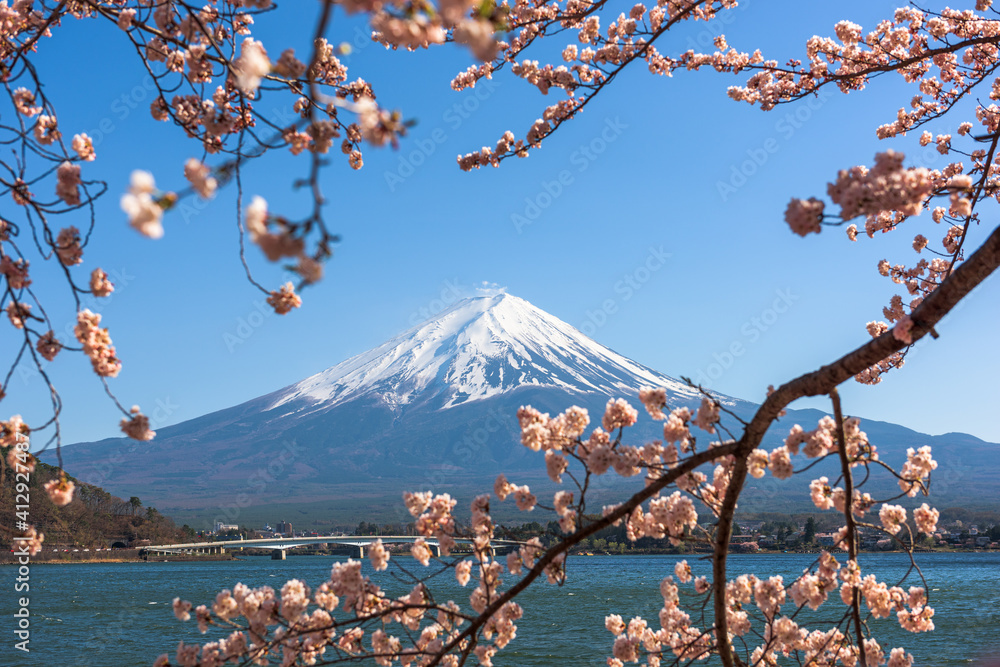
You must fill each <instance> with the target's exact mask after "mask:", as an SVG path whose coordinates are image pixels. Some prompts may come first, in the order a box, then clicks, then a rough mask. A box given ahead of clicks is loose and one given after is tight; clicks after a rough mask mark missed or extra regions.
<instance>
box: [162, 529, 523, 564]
mask: <svg viewBox="0 0 1000 667" xmlns="http://www.w3.org/2000/svg"><path fill="white" fill-rule="evenodd" d="M418 539H419V536H415V535H325V536H323V535H321V536H319V537H263V538H259V539H254V540H244V539H238V540H218V541H215V542H191V543H187V544H156V545H152V546H148V547H145V551H146V552H148V553H156V554H179V553H187V554H191V553H208V554H224V553H226V551H227V550H230V551H232V550H233V549H237V550H239V551H242V550H243V549H271V558H272V559H274V560H285V552H286V551H287V550H288V549H294V548H296V547H302V546H307V545H310V544H342V545H348V546H352V547H356V548H357V555H358V558H364V557H365V547H368V546H371V545H372V544H374V543H375V542H376V541H377V540H382V543H383V544H400V543H413V542H416V541H417V540H418ZM425 539H426V541H427V546H429V547H430V548H431V551H432V552H433V553H434V555H435V556H440V555H441V546H440V545H439V544H438V541H437V540H435V539H433V538H425ZM455 542H456V543H458V544H472V540H470V539H467V538H455ZM491 544H492V545H493V547H494V550H495V548H496V547H517V546H520V544H521V543H520V542H514V541H512V540H492V541H491Z"/></svg>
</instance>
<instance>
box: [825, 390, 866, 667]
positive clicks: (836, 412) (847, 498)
mask: <svg viewBox="0 0 1000 667" xmlns="http://www.w3.org/2000/svg"><path fill="white" fill-rule="evenodd" d="M830 400H831V401H833V419H834V421H836V422H837V452H838V454H839V455H840V469H841V474H842V475H843V479H844V522H845V524H846V526H847V554H848V558H849V559H850V560H852V561H856V560H857V559H858V541H857V534H856V533H857V529H856V527H855V525H854V476H853V474H852V472H851V462H850V461H849V460H848V458H847V439H846V438H845V437H844V412H843V410H842V409H841V406H840V392H838V391H837V388H836V387H834V388H833V389H832V390H831V391H830ZM851 615H852V616H853V617H854V632H855V640H856V641H857V645H858V646H859V647H860V648H861V649H864V645H865V636H864V633H863V632H862V631H861V591H859V590H858V589H857V588H855V589H853V591H852V592H851ZM859 657H860V659H861V667H868V658H867V656H865V651H864V650H862V651H861V655H860V656H859Z"/></svg>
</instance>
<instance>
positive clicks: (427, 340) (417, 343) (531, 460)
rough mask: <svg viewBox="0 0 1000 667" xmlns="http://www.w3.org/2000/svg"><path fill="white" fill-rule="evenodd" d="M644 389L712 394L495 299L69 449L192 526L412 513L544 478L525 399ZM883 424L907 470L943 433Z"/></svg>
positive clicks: (74, 463)
mask: <svg viewBox="0 0 1000 667" xmlns="http://www.w3.org/2000/svg"><path fill="white" fill-rule="evenodd" d="M641 386H660V387H665V388H666V389H667V394H668V402H669V404H670V405H671V406H676V405H679V404H687V405H692V406H693V405H695V404H697V403H698V402H699V400H700V399H699V396H698V394H697V392H696V391H694V390H692V389H691V388H690V387H688V386H687V385H685V384H684V383H681V382H679V381H677V380H675V379H674V378H671V377H669V376H666V375H662V374H660V373H657V372H656V371H653V370H652V369H649V368H647V367H645V366H642V365H641V364H638V363H636V362H634V361H632V360H630V359H627V358H625V357H623V356H621V355H619V354H617V353H615V352H614V351H612V350H610V349H608V348H606V347H604V346H602V345H600V344H599V343H597V342H595V341H593V340H591V339H590V338H588V337H586V336H585V335H583V334H582V333H581V332H579V331H578V330H576V329H575V328H573V327H571V326H570V325H568V324H566V323H565V322H562V321H561V320H559V319H557V318H555V317H553V316H551V315H549V314H547V313H545V312H543V311H541V310H539V309H538V308H535V307H534V306H532V305H531V304H530V303H528V302H527V301H524V300H523V299H519V298H517V297H514V296H511V295H508V294H494V295H490V296H482V297H476V298H471V299H466V300H463V301H460V302H458V303H456V304H455V305H453V306H452V307H451V308H450V309H448V310H446V311H444V312H442V313H441V314H439V315H438V316H436V317H434V318H433V319H431V320H428V321H427V322H424V323H422V324H420V325H418V326H416V327H413V328H411V329H410V330H408V331H406V332H404V333H402V334H400V335H399V336H396V337H395V338H393V339H391V340H389V341H387V342H386V343H384V344H383V345H380V346H379V347H377V348H375V349H373V350H370V351H368V352H366V353H364V354H360V355H358V356H356V357H353V358H351V359H348V360H347V361H344V362H343V363H340V364H338V365H336V366H334V367H332V368H329V369H327V370H325V371H322V372H321V373H318V374H316V375H314V376H312V377H309V378H306V379H305V380H302V381H301V382H298V383H296V384H293V385H290V386H288V387H285V388H283V389H279V390H277V391H275V392H273V393H270V394H267V395H265V396H261V397H258V398H255V399H253V400H250V401H247V402H246V403H243V404H240V405H237V406H234V407H231V408H227V409H225V410H220V411H218V412H214V413H211V414H208V415H205V416H202V417H199V418H196V419H192V420H189V421H186V422H183V423H181V424H177V425H174V426H170V427H166V428H162V429H159V430H158V435H157V438H156V440H154V441H153V442H150V443H142V444H139V445H137V444H136V443H134V442H131V441H128V440H125V439H110V440H104V441H101V442H97V443H85V444H79V445H73V446H70V447H66V448H64V450H63V459H64V461H65V465H66V468H67V470H69V471H70V472H71V473H72V474H74V475H77V476H78V477H80V478H81V479H83V480H84V481H88V482H91V483H95V484H102V485H104V486H106V487H108V488H110V489H111V490H112V491H113V492H115V493H117V494H119V495H126V496H128V495H140V496H141V497H142V498H143V499H148V500H149V501H151V502H154V503H155V504H156V505H157V506H158V507H160V508H161V510H162V511H164V512H166V513H170V514H172V515H173V516H175V517H182V518H183V519H184V520H185V521H188V522H189V523H191V522H192V521H195V518H196V517H197V518H199V519H200V520H202V521H203V522H204V523H206V524H208V523H210V521H212V520H214V519H215V518H218V517H220V516H221V517H223V518H225V519H226V520H227V522H230V523H231V522H233V521H235V520H237V519H238V517H239V516H249V515H250V514H251V513H253V512H256V509H252V508H263V507H265V506H270V505H275V504H281V505H283V506H285V507H292V506H299V505H303V504H311V505H315V504H317V503H324V502H328V503H329V505H328V508H329V511H330V512H333V513H346V514H350V513H352V512H356V511H358V508H359V507H361V508H363V509H364V510H365V511H371V510H372V509H373V508H374V507H376V506H392V507H395V508H398V509H400V511H401V505H400V503H399V502H398V500H399V497H400V493H401V492H402V490H404V489H411V490H412V489H416V488H429V487H434V488H435V489H437V490H439V491H449V492H451V493H452V494H453V495H456V496H465V495H469V494H472V493H478V492H482V491H483V490H485V489H489V488H490V487H491V486H492V482H493V479H494V478H495V477H496V475H497V474H498V473H499V472H506V473H515V474H517V476H518V479H519V480H523V481H531V482H534V481H543V480H545V475H544V464H543V463H542V461H541V458H540V456H539V455H537V454H535V453H533V452H530V451H528V450H526V449H525V448H524V447H522V446H521V445H520V442H519V441H520V431H519V428H518V425H517V420H516V416H515V415H516V412H517V409H518V407H520V406H521V405H526V404H530V405H533V406H535V407H537V408H539V409H541V410H542V411H547V412H550V413H553V414H555V413H558V412H561V411H563V410H564V409H566V408H567V407H569V406H570V405H574V404H576V405H580V406H582V407H585V408H587V409H588V410H589V411H590V413H591V415H592V421H594V422H599V420H600V415H601V414H602V413H603V409H604V405H605V403H606V402H607V400H608V399H609V398H617V397H626V398H628V399H630V400H631V401H632V402H633V403H637V401H636V400H635V398H636V394H637V391H638V388H639V387H641ZM718 399H719V400H720V401H721V402H722V403H723V404H724V405H725V406H726V407H727V409H729V410H731V411H733V412H735V413H736V414H738V415H741V416H744V417H746V416H749V415H750V414H752V412H753V410H754V409H755V408H756V406H755V405H753V404H751V403H748V402H746V401H741V400H738V399H734V398H731V397H728V396H721V395H720V396H718ZM821 414H822V413H820V412H818V411H801V412H792V413H791V414H790V415H789V417H788V418H787V419H786V420H783V423H782V425H780V426H779V427H778V428H775V429H774V430H773V432H772V433H771V434H769V437H768V442H769V445H770V446H774V445H776V444H778V442H779V441H780V438H781V437H782V435H783V434H784V433H787V428H788V427H789V426H790V425H791V424H792V423H794V420H798V421H799V423H801V424H802V425H803V426H804V427H806V428H807V429H808V428H812V427H814V426H815V423H816V421H817V419H818V418H819V416H821ZM873 424H874V423H873ZM864 426H865V427H867V426H868V424H867V423H866V424H864ZM877 428H878V429H880V433H879V435H880V436H881V437H882V438H883V439H885V440H886V442H889V441H891V442H892V444H891V445H889V446H888V449H887V450H886V454H891V455H892V457H893V459H892V461H891V462H893V463H897V464H898V463H899V462H901V461H900V460H899V456H900V455H902V456H905V454H902V452H904V451H905V448H906V447H908V446H914V447H916V446H919V445H920V444H929V443H925V442H923V440H924V439H926V438H930V436H922V435H921V434H916V433H914V432H912V431H909V430H908V429H904V428H903V427H898V426H895V425H884V427H883V426H879V427H877ZM868 430H869V432H870V434H871V435H874V434H873V433H871V428H870V427H868ZM632 431H633V432H632V434H631V438H632V439H633V440H634V441H636V442H642V441H646V440H652V439H654V438H657V437H659V436H660V426H659V425H658V424H657V423H655V422H652V421H651V420H649V419H645V418H644V419H640V426H638V427H636V428H635V429H633V430H632ZM969 438H971V436H956V437H954V438H951V439H950V441H954V442H956V443H958V442H962V445H961V447H963V449H964V452H965V454H966V455H968V454H969V453H971V452H973V451H974V452H978V453H982V452H985V451H987V450H989V451H992V452H996V451H997V448H996V447H995V446H992V445H989V444H988V443H982V444H981V445H979V444H975V443H972V442H971V441H970V440H969ZM963 439H964V441H963ZM973 440H974V439H973ZM950 441H949V442H950ZM980 442H981V441H980ZM880 446H881V443H880ZM956 447H958V445H956ZM956 451H958V450H957V449H956ZM956 458H958V459H961V457H956ZM818 474H825V473H818ZM818 474H817V476H818ZM773 482H774V480H773V479H771V478H770V477H767V478H765V480H762V481H761V482H756V483H755V484H757V486H756V487H755V488H757V489H760V491H761V493H760V494H758V495H756V496H755V494H754V493H753V492H752V493H750V494H748V496H747V498H746V501H747V503H749V504H751V505H752V504H755V503H757V502H758V501H759V502H760V503H767V502H773V501H774V499H775V498H777V497H786V496H788V494H789V493H792V491H793V487H792V486H789V485H781V486H778V487H775V488H773V489H772V488H771V485H772V483H773ZM805 483H808V480H806V482H805ZM602 485H603V486H602ZM994 485H995V483H994ZM597 486H598V487H599V491H605V492H608V493H610V489H611V487H612V486H613V484H612V483H611V481H610V477H606V478H601V480H600V483H599V484H597ZM991 488H992V487H991ZM785 489H788V490H787V491H786V490H785ZM998 492H1000V488H998ZM795 493H800V491H795ZM803 497H804V498H806V502H808V500H807V497H808V496H807V495H804V496H803ZM993 497H994V498H995V497H997V496H996V495H995V496H993ZM464 502H465V501H464V500H463V504H464ZM220 513H221V514H220ZM234 515H235V516H234ZM254 516H256V514H254ZM402 518H404V517H402V516H400V519H402ZM192 525H194V526H195V527H196V528H197V527H200V526H199V525H196V524H195V523H192Z"/></svg>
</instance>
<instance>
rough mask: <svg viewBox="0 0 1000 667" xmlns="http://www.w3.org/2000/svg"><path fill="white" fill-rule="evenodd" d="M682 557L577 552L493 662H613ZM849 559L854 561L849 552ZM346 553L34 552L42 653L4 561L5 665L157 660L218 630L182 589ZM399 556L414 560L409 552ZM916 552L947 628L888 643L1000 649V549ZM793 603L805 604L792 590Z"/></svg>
mask: <svg viewBox="0 0 1000 667" xmlns="http://www.w3.org/2000/svg"><path fill="white" fill-rule="evenodd" d="M814 557H815V556H814V555H810V554H773V555H762V554H756V555H733V556H730V560H729V576H730V578H733V577H735V576H737V575H738V574H741V573H744V572H753V573H755V574H757V575H758V576H771V575H775V574H780V575H783V576H784V577H785V580H786V582H790V581H791V580H792V579H793V578H794V577H795V576H797V575H798V574H800V573H801V572H802V570H803V569H804V568H805V567H807V566H808V565H810V563H812V562H813V559H814ZM680 559H681V557H678V556H593V557H585V556H579V557H571V558H570V560H569V564H568V566H569V567H568V573H569V577H568V579H567V581H566V583H565V585H563V586H561V587H558V586H551V585H549V584H547V583H544V582H542V583H539V584H536V585H535V586H533V587H532V588H530V589H529V590H528V591H527V592H526V593H524V594H523V595H522V596H521V597H520V598H519V602H520V604H521V606H522V607H523V608H524V610H525V615H524V618H523V619H522V620H521V621H520V622H519V623H518V636H517V639H516V640H514V642H513V643H512V644H511V645H510V646H509V647H508V648H506V649H505V650H503V651H501V652H500V653H499V654H498V655H497V657H496V658H494V663H495V664H496V665H498V666H501V665H502V666H508V667H522V666H523V667H541V666H546V667H549V666H562V665H588V666H589V665H593V666H595V667H596V666H599V665H605V664H606V662H605V661H606V658H607V656H608V655H610V653H611V645H612V641H613V637H612V636H611V634H610V633H609V632H607V631H606V630H605V629H604V617H605V616H606V615H607V614H610V613H617V614H620V615H621V616H622V617H623V618H624V619H625V620H626V621H627V620H628V619H630V618H632V617H633V616H636V615H641V616H643V617H644V618H646V619H647V620H648V621H649V622H650V625H652V626H653V627H654V628H657V627H659V623H658V621H657V614H658V611H659V609H660V607H661V606H662V598H661V597H660V594H659V590H658V587H659V582H660V580H661V579H662V578H663V577H664V576H665V575H667V574H672V573H673V566H674V563H675V562H677V561H678V560H680ZM838 559H839V560H841V562H843V560H844V557H843V555H840V556H838ZM335 560H337V558H336V557H330V556H290V557H289V558H288V560H285V561H272V560H270V559H268V558H257V557H255V558H247V559H246V560H242V561H230V562H201V563H155V562H150V563H109V564H98V563H94V564H70V565H61V564H57V565H46V564H40V563H39V564H32V566H31V572H30V577H31V579H30V584H31V590H30V592H29V593H28V595H29V596H30V610H31V643H30V648H31V652H30V653H29V654H24V653H22V652H21V651H17V650H14V649H13V644H14V642H15V641H16V640H15V638H14V635H13V629H14V627H15V623H14V621H16V619H14V618H13V613H14V611H15V610H16V606H15V605H16V602H15V600H16V597H18V596H20V595H23V593H18V594H15V593H14V592H13V588H14V579H15V577H16V576H17V571H16V568H15V567H0V578H2V579H3V580H4V589H5V593H4V594H3V595H2V596H0V613H2V616H3V618H4V619H5V621H4V623H3V625H4V632H3V636H4V645H3V646H0V665H4V666H6V665H60V666H65V667H85V666H87V667H90V666H92V667H125V666H126V665H127V666H141V665H151V664H152V662H153V660H155V659H156V656H158V655H159V654H161V653H170V654H171V656H173V652H174V650H175V649H176V646H177V643H178V641H180V640H184V641H186V642H192V643H195V642H205V641H209V640H211V639H212V638H215V637H217V636H218V635H215V634H213V633H212V631H211V630H210V631H209V634H208V635H202V634H200V633H199V632H198V631H197V628H196V627H195V625H194V623H193V622H189V623H180V622H179V621H177V620H176V619H175V618H174V615H173V613H172V610H171V606H170V603H171V600H172V599H173V598H174V597H176V596H179V597H181V598H183V599H186V600H190V601H191V602H192V603H194V604H195V605H198V604H209V605H210V604H211V602H212V600H213V599H214V597H215V594H216V593H217V592H218V591H219V590H221V589H223V588H232V586H233V585H234V584H236V583H237V582H243V583H244V584H246V585H248V586H261V585H269V586H271V587H273V588H275V589H280V587H281V585H282V584H283V583H284V582H285V581H286V580H288V579H292V578H298V579H301V580H303V581H305V582H306V583H307V584H309V585H310V586H311V587H312V588H315V587H316V586H317V585H318V584H319V583H321V582H322V581H324V580H325V579H326V578H327V577H328V576H329V572H330V567H331V565H332V563H333V562H334V561H335ZM687 560H688V562H689V563H691V565H692V569H693V570H694V571H695V574H696V575H697V574H707V573H708V571H709V567H710V565H709V563H708V562H706V561H699V560H697V556H687ZM400 562H402V563H405V564H406V565H407V566H413V561H412V560H411V559H409V558H405V559H400ZM917 563H918V565H919V566H920V567H921V569H922V570H923V573H924V576H925V577H926V579H927V583H928V589H929V591H930V597H931V601H930V604H931V606H932V607H934V609H935V612H936V613H935V616H934V622H935V625H936V626H937V629H936V630H935V631H934V632H932V633H927V634H912V633H909V632H906V631H904V630H902V629H901V628H900V627H899V624H898V623H897V622H896V620H895V616H894V615H893V616H892V617H890V618H889V619H881V620H877V621H873V622H872V629H873V631H874V632H875V633H876V637H877V638H878V639H879V640H880V643H881V644H882V647H883V649H885V650H886V653H887V654H888V649H889V648H891V647H894V646H904V647H905V648H906V649H907V651H909V652H910V653H912V654H913V656H914V658H915V662H916V664H919V665H929V666H930V665H934V666H938V665H939V666H943V667H947V666H952V665H973V664H974V663H975V662H976V660H977V658H980V657H982V656H985V655H1000V553H927V554H919V555H918V558H917ZM908 567H909V559H908V557H907V556H906V555H905V554H895V553H886V554H862V568H865V569H866V571H870V572H875V573H876V574H877V575H878V576H879V578H880V579H881V580H883V581H886V582H887V583H888V584H890V585H892V584H895V583H897V581H898V579H899V577H901V576H903V574H904V573H905V572H906V570H907V568H908ZM365 569H366V572H367V573H368V574H375V576H374V579H375V580H376V582H377V583H378V584H379V585H380V586H382V587H383V589H384V590H386V592H387V594H388V595H390V596H397V595H401V594H403V593H404V592H406V591H408V589H409V586H407V585H404V584H402V583H400V582H398V581H397V580H395V579H394V578H393V577H392V576H391V573H392V569H391V568H390V570H389V571H388V572H383V573H377V574H376V573H372V572H371V571H370V568H369V567H368V564H367V562H366V564H365ZM418 569H419V568H418ZM509 583H510V582H509V581H508V582H507V584H509ZM911 585H916V586H919V585H922V584H921V582H920V580H919V578H918V577H916V576H915V574H914V575H911V578H910V579H909V580H908V581H907V583H905V584H903V586H904V588H907V587H908V586H911ZM431 589H432V590H433V591H434V592H435V594H436V595H437V596H438V599H449V598H450V599H454V600H455V601H456V602H458V603H459V604H460V605H462V606H463V608H466V609H467V608H468V594H469V592H470V590H471V585H470V587H469V589H462V588H460V587H459V586H458V585H457V584H456V583H455V582H454V578H453V577H451V576H448V577H442V578H441V580H440V582H439V583H432V584H431ZM687 590H690V587H688V588H687ZM843 609H844V607H843V605H842V604H841V602H840V600H839V596H837V595H836V594H834V595H833V596H832V597H831V600H830V601H829V602H828V603H827V604H826V605H824V606H823V607H820V610H819V611H818V612H815V613H812V615H811V616H808V617H802V616H800V617H799V620H800V624H801V625H804V626H806V627H810V628H812V627H815V628H821V627H824V626H823V625H821V623H820V621H821V620H822V619H827V620H829V619H830V618H833V617H835V616H837V617H839V615H840V614H841V613H842V611H843ZM783 611H785V612H787V613H791V612H792V611H794V605H793V604H792V603H791V601H790V600H789V602H787V603H786V605H785V607H784V609H783ZM692 616H694V614H692ZM696 620H697V619H696ZM706 625H707V622H706ZM700 627H704V625H701V626H700ZM757 627H758V629H759V627H760V626H759V624H758V625H757ZM696 664H711V661H709V662H700V663H696Z"/></svg>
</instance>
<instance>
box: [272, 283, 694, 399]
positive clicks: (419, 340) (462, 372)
mask: <svg viewBox="0 0 1000 667" xmlns="http://www.w3.org/2000/svg"><path fill="white" fill-rule="evenodd" d="M527 385H535V386H546V387H556V388H560V389H563V390H566V391H569V392H573V393H601V394H608V395H619V396H629V397H632V396H634V395H635V393H636V391H637V389H638V387H640V386H643V385H648V386H660V387H666V388H667V389H668V391H669V393H671V394H673V395H674V396H676V397H677V398H679V399H681V400H691V399H692V398H695V397H696V395H697V394H696V392H694V391H693V390H691V389H690V388H689V387H687V385H685V384H683V383H682V382H679V381H677V380H675V379H673V378H670V377H668V376H665V375H661V374H659V373H657V372H655V371H653V370H651V369H649V368H646V367H645V366H642V365H640V364H638V363H636V362H634V361H631V360H630V359H627V358H625V357H623V356H621V355H620V354H617V353H616V352H613V351H612V350H610V349H608V348H606V347H604V346H603V345H600V344H599V343H597V342H595V341H594V340H592V339H590V338H588V337H587V336H585V335H584V334H582V333H581V332H580V331H579V330H577V329H576V328H574V327H572V326H570V325H569V324H566V323H565V322H563V321H562V320H560V319H558V318H556V317H554V316H552V315H549V314H548V313H546V312H544V311H542V310H540V309H538V308H536V307H535V306H533V305H531V304H530V303H528V302H527V301H525V300H524V299H520V298H518V297H516V296H513V295H511V294H507V293H502V292H501V293H494V294H488V295H484V296H476V297H471V298H467V299H464V300H462V301H459V302H457V303H455V304H454V305H452V306H451V307H450V308H448V309H447V310H445V311H443V312H441V313H440V314H438V315H436V316H435V317H433V318H432V319H429V320H427V321H425V322H423V323H421V324H418V325H417V326H415V327H413V328H411V329H409V330H407V331H405V332H403V333H401V334H400V335H398V336H396V337H395V338H393V339H391V340H389V341H387V342H386V343H384V344H382V345H380V346H379V347H376V348H374V349H372V350H369V351H368V352H365V353H363V354H359V355H357V356H355V357H353V358H351V359H348V360H347V361H344V362H343V363H340V364H337V365H336V366H334V367H332V368H329V369H327V370H325V371H323V372H321V373H318V374H316V375H314V376H312V377H310V378H306V379H305V380H303V381H301V382H298V383H296V384H294V385H291V386H290V387H286V388H284V389H282V390H279V391H277V392H275V393H274V394H272V395H271V398H272V399H273V402H272V403H271V405H270V407H269V409H273V408H277V407H279V406H282V405H286V404H289V403H294V404H295V405H296V407H297V408H298V409H296V410H295V411H296V412H298V411H299V410H301V409H303V408H305V410H306V411H311V410H310V409H309V408H308V407H306V406H304V405H302V404H303V403H306V404H311V405H312V406H313V407H314V409H315V408H324V409H325V408H329V407H333V406H335V405H337V404H339V403H342V402H345V401H347V400H350V399H353V398H356V397H358V396H360V395H363V394H367V393H377V394H380V395H381V397H382V400H384V401H387V402H394V403H398V404H409V403H414V402H417V401H421V402H425V401H426V402H429V403H431V404H433V405H434V406H435V407H437V408H440V409H447V408H451V407H454V406H457V405H460V404H463V403H467V402H471V401H477V400H482V399H485V398H489V397H491V396H495V395H497V394H501V393H504V392H509V391H513V390H515V389H518V388H521V387H524V386H527ZM288 407H291V406H288Z"/></svg>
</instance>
